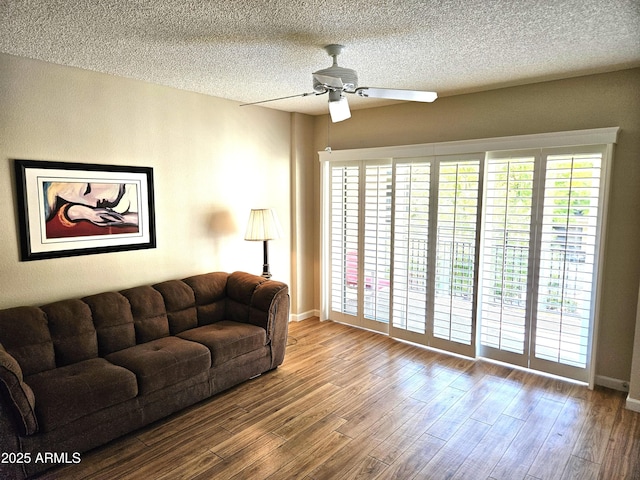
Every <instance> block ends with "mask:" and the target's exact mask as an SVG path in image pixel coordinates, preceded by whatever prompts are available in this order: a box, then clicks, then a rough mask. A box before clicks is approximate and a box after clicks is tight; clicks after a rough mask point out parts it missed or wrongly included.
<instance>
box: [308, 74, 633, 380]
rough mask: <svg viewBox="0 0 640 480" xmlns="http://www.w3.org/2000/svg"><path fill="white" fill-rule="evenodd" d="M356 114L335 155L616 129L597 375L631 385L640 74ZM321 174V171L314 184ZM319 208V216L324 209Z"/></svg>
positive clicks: (334, 140) (319, 145)
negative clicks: (352, 150) (353, 150)
mask: <svg viewBox="0 0 640 480" xmlns="http://www.w3.org/2000/svg"><path fill="white" fill-rule="evenodd" d="M352 113H353V116H352V118H351V119H350V120H348V121H345V122H342V123H338V124H333V125H332V126H331V131H330V138H331V142H330V144H331V147H332V149H333V150H340V149H349V148H365V147H378V146H387V145H410V144H419V143H430V142H441V141H448V140H463V139H474V138H489V137H500V136H507V135H521V134H531V133H543V132H554V131H568V130H579V129H588V128H599V127H614V126H619V127H620V128H621V131H620V135H619V142H618V145H617V146H616V153H615V160H614V166H613V174H612V182H611V197H610V202H609V207H610V208H609V218H608V221H609V223H608V227H607V245H606V251H605V257H606V258H605V268H604V277H603V278H604V290H603V296H602V304H601V312H600V336H599V344H598V350H597V363H596V374H597V375H598V376H600V377H610V378H613V379H620V380H629V378H630V376H631V358H632V351H633V336H634V328H635V318H636V306H637V298H638V282H639V273H640V248H639V242H638V239H639V238H640V69H633V70H626V71H620V72H614V73H609V74H602V75H593V76H587V77H579V78H574V79H568V80H561V81H553V82H545V83H538V84H533V85H526V86H520V87H513V88H504V89H499V90H492V91H486V92H480V93H474V94H468V95H458V96H454V97H443V98H440V99H438V100H437V101H436V102H434V103H433V104H418V103H404V104H397V105H393V106H388V107H381V108H375V109H367V110H359V111H354V112H352ZM315 131H316V135H315V142H316V147H315V149H316V151H320V150H323V149H324V148H325V146H326V142H327V118H326V116H323V117H318V118H317V119H316V126H315ZM318 171H319V170H318V167H317V166H316V183H319V176H318ZM318 198H319V197H318V196H317V197H316V199H318ZM316 210H317V212H316V215H319V213H318V212H319V205H317V207H316ZM316 238H319V231H318V232H317V234H316ZM316 251H317V250H316ZM316 302H317V303H316V305H319V304H320V302H319V299H318V298H316ZM634 375H640V372H634Z"/></svg>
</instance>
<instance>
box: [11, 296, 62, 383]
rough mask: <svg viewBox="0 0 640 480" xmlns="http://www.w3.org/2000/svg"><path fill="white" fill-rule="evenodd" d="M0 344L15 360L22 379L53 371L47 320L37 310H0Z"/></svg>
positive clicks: (53, 363)
mask: <svg viewBox="0 0 640 480" xmlns="http://www.w3.org/2000/svg"><path fill="white" fill-rule="evenodd" d="M0 343H2V345H3V346H4V348H5V349H6V351H7V352H8V353H9V354H10V355H11V356H12V357H13V358H15V359H16V361H17V362H18V364H19V365H20V368H21V369H22V373H23V375H25V376H27V375H33V374H34V373H40V372H44V371H45V370H52V369H54V368H56V360H55V354H54V351H53V339H52V338H51V333H50V332H49V328H48V326H47V317H46V316H45V314H44V312H43V311H42V310H41V309H39V308H36V307H15V308H8V309H6V310H0Z"/></svg>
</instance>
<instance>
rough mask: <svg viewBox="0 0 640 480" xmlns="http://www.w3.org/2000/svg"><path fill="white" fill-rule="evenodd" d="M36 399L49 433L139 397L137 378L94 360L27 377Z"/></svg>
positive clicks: (99, 359) (37, 411)
mask: <svg viewBox="0 0 640 480" xmlns="http://www.w3.org/2000/svg"><path fill="white" fill-rule="evenodd" d="M25 382H26V383H27V384H28V385H30V386H31V388H32V389H33V393H34V394H35V397H36V414H37V416H38V422H39V424H40V427H41V430H43V431H45V432H48V431H52V430H55V429H56V428H59V427H61V426H63V425H66V424H68V423H70V422H72V421H74V420H76V419H78V418H81V417H83V416H85V415H88V414H90V413H94V412H97V411H98V410H101V409H103V408H107V407H110V406H112V405H116V404H118V403H121V402H124V401H126V400H129V399H131V398H134V397H135V396H136V395H137V394H138V387H137V384H136V377H135V375H134V374H133V373H132V372H130V371H128V370H126V369H124V368H122V367H119V366H117V365H113V364H111V363H109V362H108V361H106V360H105V359H104V358H92V359H90V360H85V361H82V362H78V363H74V364H73V365H67V366H65V367H59V368H56V369H53V370H48V371H46V372H41V373H37V374H35V375H31V376H29V377H25Z"/></svg>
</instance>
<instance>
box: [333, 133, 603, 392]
mask: <svg viewBox="0 0 640 480" xmlns="http://www.w3.org/2000/svg"><path fill="white" fill-rule="evenodd" d="M608 148H609V147H608V146H607V145H600V146H586V147H568V148H564V147H563V148H549V149H533V150H522V151H517V150H511V151H503V152H500V151H490V152H480V153H473V154H451V155H436V156H425V157H408V158H389V159H385V160H357V161H331V162H328V163H327V165H326V167H327V170H325V175H326V177H325V178H327V179H328V180H326V184H327V185H328V188H327V189H326V190H325V199H327V200H326V201H325V204H324V205H325V216H324V218H325V222H326V225H327V224H328V226H329V229H328V235H325V237H324V247H323V249H324V252H325V254H324V258H325V260H326V261H327V264H326V265H327V268H326V270H325V271H326V272H327V274H328V275H327V277H326V278H328V282H327V283H326V288H327V290H325V297H324V298H327V299H328V302H327V305H328V308H327V310H326V312H327V313H326V318H330V319H333V320H336V321H340V322H345V323H349V324H352V325H356V326H360V327H364V328H368V329H372V330H376V331H380V332H384V333H388V334H390V335H391V336H393V337H396V338H399V339H404V340H408V341H411V342H416V343H420V344H423V345H427V346H432V347H436V348H440V349H444V350H448V351H451V352H455V353H459V354H463V355H468V356H471V357H476V356H481V357H486V358H491V359H495V360H499V361H503V362H508V363H511V364H514V365H520V366H524V367H530V368H534V369H537V370H541V371H546V372H549V373H554V374H558V375H562V376H566V377H571V378H575V379H579V380H583V381H588V380H589V375H588V374H589V365H590V363H591V350H592V344H593V332H594V322H595V309H596V301H597V293H598V289H597V285H598V282H597V279H598V265H599V258H598V256H599V255H598V254H599V251H600V250H601V239H600V233H599V232H600V231H601V230H602V222H603V213H604V208H603V202H604V196H605V191H606V188H605V184H604V181H603V180H604V178H605V172H606V170H605V160H606V157H607V154H608V152H609V149H608ZM326 212H328V215H327V213H326ZM326 292H328V295H326Z"/></svg>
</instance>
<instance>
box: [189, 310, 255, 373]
mask: <svg viewBox="0 0 640 480" xmlns="http://www.w3.org/2000/svg"><path fill="white" fill-rule="evenodd" d="M178 336H179V337H180V338H184V339H186V340H190V341H192V342H198V343H201V344H202V345H205V346H206V347H207V348H208V349H209V351H210V352H211V365H212V366H213V367H216V366H218V365H221V364H223V363H225V362H226V361H228V360H231V359H232V358H236V357H239V356H240V355H244V354H245V353H248V352H251V351H253V350H256V349H258V348H260V347H263V346H264V345H265V344H266V341H267V336H266V332H265V330H264V328H260V327H256V326H255V325H249V324H246V323H238V322H233V321H231V320H223V321H221V322H216V323H212V324H211V325H204V326H202V327H197V328H192V329H191V330H187V331H185V332H182V333H180V334H178Z"/></svg>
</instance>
